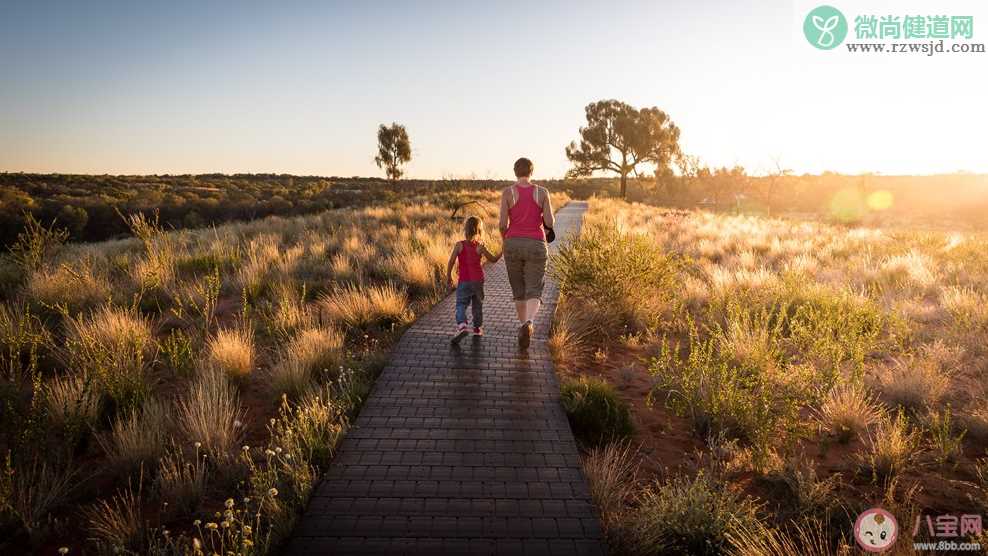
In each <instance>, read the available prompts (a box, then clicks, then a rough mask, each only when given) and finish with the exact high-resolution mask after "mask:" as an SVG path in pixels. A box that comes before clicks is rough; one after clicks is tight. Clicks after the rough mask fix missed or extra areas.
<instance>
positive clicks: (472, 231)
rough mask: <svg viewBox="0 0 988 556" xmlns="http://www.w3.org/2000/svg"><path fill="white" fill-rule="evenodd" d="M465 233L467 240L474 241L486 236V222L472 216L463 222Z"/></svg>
mask: <svg viewBox="0 0 988 556" xmlns="http://www.w3.org/2000/svg"><path fill="white" fill-rule="evenodd" d="M463 232H464V234H465V235H466V236H467V239H474V238H476V237H479V236H482V235H484V222H483V221H482V220H481V219H479V218H477V217H476V216H471V217H469V218H467V219H466V221H465V222H463Z"/></svg>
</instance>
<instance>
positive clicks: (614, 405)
mask: <svg viewBox="0 0 988 556" xmlns="http://www.w3.org/2000/svg"><path fill="white" fill-rule="evenodd" d="M561 390H562V404H563V409H564V410H565V411H566V416H567V417H569V422H570V425H571V426H572V427H573V431H574V433H575V434H576V436H577V437H578V438H580V439H581V440H583V441H584V442H586V443H588V444H590V445H598V444H602V443H606V442H610V441H612V440H618V439H621V438H626V437H628V436H631V433H632V432H633V431H634V426H633V425H632V423H631V412H630V411H629V409H628V406H627V404H625V403H624V401H622V400H621V399H620V398H619V397H618V395H617V393H616V392H615V391H614V388H613V387H612V386H611V385H610V384H608V383H607V382H606V381H605V380H602V379H598V378H588V377H580V378H579V379H578V380H570V381H566V382H564V383H563V384H562V388H561Z"/></svg>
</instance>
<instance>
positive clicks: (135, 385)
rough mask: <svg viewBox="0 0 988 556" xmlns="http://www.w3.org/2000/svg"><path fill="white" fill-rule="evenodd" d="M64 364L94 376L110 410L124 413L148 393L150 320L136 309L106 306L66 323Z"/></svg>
mask: <svg viewBox="0 0 988 556" xmlns="http://www.w3.org/2000/svg"><path fill="white" fill-rule="evenodd" d="M67 329H68V330H67V337H66V363H67V364H68V365H69V366H70V367H72V368H75V369H79V371H80V372H82V373H85V374H86V375H88V376H93V377H95V379H96V382H97V384H98V385H99V387H100V389H101V390H102V394H103V396H104V397H105V399H106V401H107V402H108V404H109V409H110V410H111V411H112V412H115V413H116V412H119V413H120V414H125V413H127V412H129V411H131V410H133V409H135V408H138V407H140V406H141V404H142V403H143V402H144V399H145V397H146V396H147V393H148V389H149V385H148V382H147V367H148V364H149V362H150V361H151V360H152V359H153V353H154V348H155V347H156V346H155V343H154V336H153V333H152V331H151V323H150V322H149V321H148V320H147V319H145V318H144V317H142V316H140V315H139V314H137V313H136V312H135V311H128V310H122V309H118V308H115V307H112V306H109V305H105V306H103V307H101V308H100V309H98V310H97V311H95V312H94V313H93V314H92V315H91V316H90V317H88V318H84V319H83V318H71V317H70V318H69V320H68V322H67Z"/></svg>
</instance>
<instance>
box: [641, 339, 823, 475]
mask: <svg viewBox="0 0 988 556" xmlns="http://www.w3.org/2000/svg"><path fill="white" fill-rule="evenodd" d="M649 372H650V373H651V374H652V375H653V376H655V377H656V384H655V387H654V389H653V391H652V393H651V394H650V398H651V397H653V396H657V395H660V394H661V395H664V396H665V400H666V404H667V406H668V407H670V408H671V409H672V410H673V411H675V412H676V413H677V414H678V415H681V416H684V417H689V418H690V419H691V420H692V422H693V427H694V429H695V430H696V432H697V433H698V434H699V435H700V436H701V437H706V436H707V435H709V434H718V433H720V432H724V433H726V434H728V435H729V436H732V437H735V438H738V439H740V440H743V441H745V442H748V443H750V444H751V445H752V446H753V447H754V448H755V455H756V457H760V456H763V455H767V454H768V452H769V451H771V449H772V448H773V447H775V446H778V445H780V443H782V442H785V441H787V440H790V439H792V438H794V437H795V436H796V434H797V433H798V432H799V431H800V430H801V428H802V427H804V426H805V424H803V423H801V418H800V410H801V408H802V407H804V406H806V405H807V404H809V402H810V401H812V399H813V398H814V395H815V394H814V392H815V390H814V385H815V384H816V382H817V380H818V377H817V376H816V374H815V373H814V372H813V369H812V368H811V367H806V366H796V365H790V366H786V367H778V368H776V367H772V368H768V369H757V368H754V367H751V366H741V365H738V364H736V363H735V362H734V354H733V353H723V352H722V351H721V342H719V341H718V339H717V338H713V339H707V340H703V339H701V338H700V337H699V334H698V332H697V330H696V328H695V327H691V329H690V336H689V355H687V356H686V357H685V358H682V357H681V356H680V355H679V354H678V353H676V350H675V349H673V348H672V347H671V346H670V345H669V344H668V342H667V341H665V340H663V342H662V346H661V350H660V354H659V356H658V357H656V358H654V359H653V360H652V362H651V364H650V366H649Z"/></svg>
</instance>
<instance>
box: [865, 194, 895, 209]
mask: <svg viewBox="0 0 988 556" xmlns="http://www.w3.org/2000/svg"><path fill="white" fill-rule="evenodd" d="M894 201H895V198H894V197H893V196H892V192H891V191H885V190H881V191H875V192H873V193H871V194H869V195H868V208H870V209H871V210H888V209H890V208H892V203H893V202H894Z"/></svg>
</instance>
